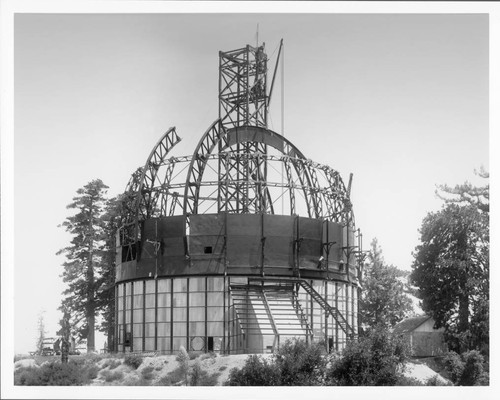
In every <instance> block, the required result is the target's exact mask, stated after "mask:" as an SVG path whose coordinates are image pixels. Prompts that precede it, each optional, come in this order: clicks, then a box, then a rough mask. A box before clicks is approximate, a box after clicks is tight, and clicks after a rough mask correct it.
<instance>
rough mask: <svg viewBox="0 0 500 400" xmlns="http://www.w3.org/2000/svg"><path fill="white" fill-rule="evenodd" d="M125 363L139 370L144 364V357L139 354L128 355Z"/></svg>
mask: <svg viewBox="0 0 500 400" xmlns="http://www.w3.org/2000/svg"><path fill="white" fill-rule="evenodd" d="M123 362H124V363H125V365H128V366H130V367H132V368H134V369H137V368H139V367H140V365H141V364H142V357H141V356H139V355H137V354H128V355H126V356H125V360H124V361H123Z"/></svg>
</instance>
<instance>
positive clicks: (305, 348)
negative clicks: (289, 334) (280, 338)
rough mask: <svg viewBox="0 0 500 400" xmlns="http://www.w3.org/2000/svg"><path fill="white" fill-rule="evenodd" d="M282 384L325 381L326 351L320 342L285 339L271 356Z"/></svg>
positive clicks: (292, 384)
mask: <svg viewBox="0 0 500 400" xmlns="http://www.w3.org/2000/svg"><path fill="white" fill-rule="evenodd" d="M273 361H274V363H275V365H276V368H277V369H278V371H279V375H280V385H282V386H317V385H321V384H323V383H324V381H325V376H324V375H325V371H326V364H327V361H328V360H327V358H326V352H325V348H324V346H323V345H322V344H321V343H312V344H307V343H306V342H305V341H304V340H297V339H293V340H287V341H286V342H285V343H284V344H283V345H281V346H280V348H279V350H278V351H277V353H276V354H275V355H274V357H273Z"/></svg>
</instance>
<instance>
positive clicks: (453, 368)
mask: <svg viewBox="0 0 500 400" xmlns="http://www.w3.org/2000/svg"><path fill="white" fill-rule="evenodd" d="M443 363H444V368H445V371H446V372H447V374H448V377H449V378H450V380H451V381H452V382H453V383H454V384H457V383H458V381H459V380H460V377H461V376H462V372H463V370H464V363H463V361H462V359H461V358H460V356H459V355H458V354H457V353H455V352H454V351H450V352H448V353H447V354H446V355H445V356H444V358H443Z"/></svg>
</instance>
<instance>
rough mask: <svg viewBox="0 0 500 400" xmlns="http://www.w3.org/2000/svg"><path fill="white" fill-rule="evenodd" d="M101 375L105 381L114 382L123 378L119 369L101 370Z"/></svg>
mask: <svg viewBox="0 0 500 400" xmlns="http://www.w3.org/2000/svg"><path fill="white" fill-rule="evenodd" d="M101 376H102V377H103V378H104V380H105V381H106V382H114V381H119V380H120V379H123V372H121V371H110V370H102V371H101Z"/></svg>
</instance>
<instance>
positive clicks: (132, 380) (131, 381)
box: [121, 376, 151, 386]
mask: <svg viewBox="0 0 500 400" xmlns="http://www.w3.org/2000/svg"><path fill="white" fill-rule="evenodd" d="M150 385H151V382H150V381H148V380H146V379H144V378H143V377H134V376H130V377H128V378H127V379H126V380H125V381H124V382H123V383H122V385H121V386H150Z"/></svg>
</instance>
